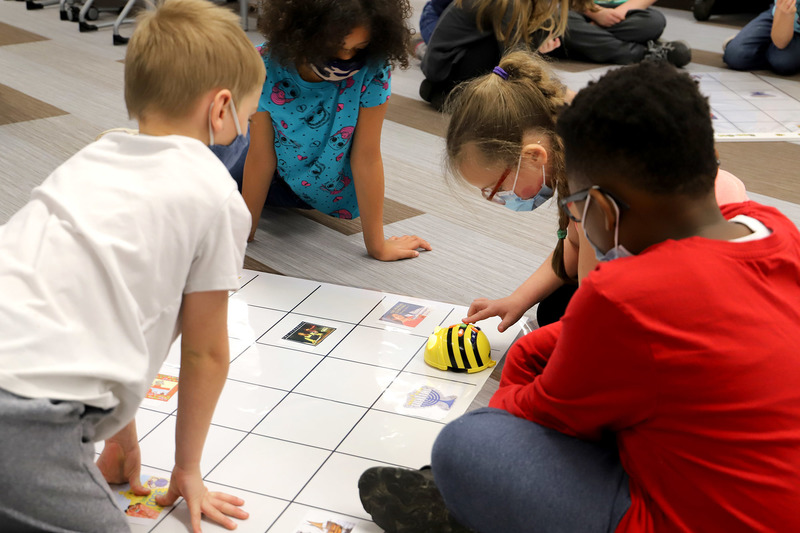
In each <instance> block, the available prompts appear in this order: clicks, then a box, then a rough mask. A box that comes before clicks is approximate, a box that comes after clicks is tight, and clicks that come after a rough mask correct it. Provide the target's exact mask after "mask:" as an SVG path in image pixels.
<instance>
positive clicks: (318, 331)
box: [283, 322, 336, 346]
mask: <svg viewBox="0 0 800 533" xmlns="http://www.w3.org/2000/svg"><path fill="white" fill-rule="evenodd" d="M334 331H336V328H332V327H330V326H323V325H320V324H312V323H311V322H300V324H298V325H297V326H296V327H295V328H294V329H293V330H292V331H290V332H289V333H287V334H286V335H284V336H283V338H284V339H285V340H289V341H294V342H299V343H300V344H307V345H310V346H316V345H318V344H319V343H321V342H322V341H323V340H324V339H325V337H327V336H328V335H330V334H331V333H333V332H334Z"/></svg>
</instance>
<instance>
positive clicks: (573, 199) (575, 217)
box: [558, 185, 630, 222]
mask: <svg viewBox="0 0 800 533" xmlns="http://www.w3.org/2000/svg"><path fill="white" fill-rule="evenodd" d="M592 189H594V190H597V191H600V192H601V193H603V194H605V195H606V196H608V197H609V198H610V199H611V201H612V202H614V203H615V204H617V207H619V209H620V211H622V210H623V209H630V206H629V205H628V204H626V203H625V202H623V201H622V200H620V199H619V198H617V197H616V196H614V195H613V194H611V193H610V192H608V191H607V190H605V189H603V188H602V187H600V186H599V185H592V186H591V187H588V188H586V189H583V190H582V191H578V192H576V193H575V194H570V195H569V196H567V197H566V198H563V199H561V200H559V201H558V205H559V206H560V207H561V209H563V210H564V213H566V214H567V216H568V217H569V219H570V220H572V221H573V222H581V218H580V217H581V216H583V210H582V209H580V208H578V206H577V205H575V204H577V203H578V202H583V201H585V200H586V198H587V197H588V196H589V191H591V190H592Z"/></svg>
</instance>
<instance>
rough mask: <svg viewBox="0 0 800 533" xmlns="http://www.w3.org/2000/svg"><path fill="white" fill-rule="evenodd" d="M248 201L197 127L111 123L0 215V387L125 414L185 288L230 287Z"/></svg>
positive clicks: (164, 346) (116, 419) (159, 351)
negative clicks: (159, 133) (187, 132)
mask: <svg viewBox="0 0 800 533" xmlns="http://www.w3.org/2000/svg"><path fill="white" fill-rule="evenodd" d="M249 230H250V213H249V211H248V210H247V206H246V205H245V203H244V200H243V199H242V196H241V195H240V194H239V192H238V190H237V188H236V183H235V182H234V181H233V179H231V177H230V174H229V173H228V171H227V170H226V169H225V166H224V165H223V164H222V163H221V162H220V161H219V160H218V159H217V157H216V156H215V155H214V154H213V153H212V152H211V151H210V150H209V149H208V147H206V146H205V145H204V144H203V143H201V142H200V141H198V140H195V139H191V138H188V137H182V136H177V135H170V136H166V137H153V136H148V135H138V136H137V135H129V134H125V133H110V134H108V135H106V136H105V137H103V138H102V139H101V140H99V141H97V142H95V143H92V144H90V145H89V146H87V147H86V148H84V149H83V150H81V151H80V152H78V153H77V154H76V155H75V156H73V157H72V158H70V159H69V160H68V161H66V162H65V163H64V164H63V165H61V166H60V167H58V168H57V169H56V170H55V171H54V172H53V173H52V174H51V175H50V176H49V177H48V178H47V179H46V180H45V181H44V183H43V184H42V185H41V186H40V187H37V188H36V189H34V191H33V192H32V194H31V200H30V202H29V203H28V204H27V205H25V206H24V207H23V208H22V209H21V210H20V211H19V212H17V213H16V214H15V215H14V216H13V217H12V218H11V219H10V220H9V221H8V223H7V224H6V225H4V226H0V388H2V389H5V390H7V391H9V392H11V393H14V394H17V395H19V396H24V397H29V398H51V399H55V400H74V401H80V402H83V403H85V404H87V405H91V406H95V407H100V408H103V409H110V408H115V409H114V412H113V413H112V414H111V415H110V416H107V417H105V420H104V421H103V422H101V424H100V427H98V434H97V438H98V439H103V438H107V437H109V436H111V435H113V434H114V433H115V432H116V431H118V430H119V429H121V428H122V427H123V426H124V425H125V424H126V423H127V422H128V421H130V420H131V419H132V418H133V416H134V414H135V412H136V409H137V407H138V406H139V404H140V402H141V400H142V399H143V398H144V396H145V393H146V391H147V388H148V387H149V385H150V383H151V382H152V380H153V378H154V377H155V375H156V373H157V372H158V370H159V368H160V367H161V365H162V363H163V361H164V359H165V357H166V355H167V352H168V350H169V346H170V344H171V343H172V341H173V340H174V339H175V337H176V336H177V334H178V333H179V330H180V323H179V311H180V306H181V301H182V297H183V294H186V293H191V292H201V291H214V290H230V289H235V288H237V287H238V276H239V274H240V272H241V268H242V263H243V258H244V249H245V246H246V242H247V235H248V233H249Z"/></svg>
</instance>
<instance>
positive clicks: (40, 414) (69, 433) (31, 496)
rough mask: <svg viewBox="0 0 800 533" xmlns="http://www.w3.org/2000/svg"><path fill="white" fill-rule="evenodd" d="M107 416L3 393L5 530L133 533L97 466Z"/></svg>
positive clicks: (0, 466) (0, 483) (0, 521)
mask: <svg viewBox="0 0 800 533" xmlns="http://www.w3.org/2000/svg"><path fill="white" fill-rule="evenodd" d="M106 414H107V411H103V410H101V409H97V408H94V407H89V406H86V405H84V404H82V403H80V402H60V401H55V400H48V399H31V398H22V397H19V396H16V395H14V394H11V393H9V392H7V391H5V390H3V389H0V487H3V496H2V498H0V531H13V532H27V531H49V532H73V531H80V532H92V531H97V532H111V533H116V532H123V531H124V532H128V531H130V528H129V527H128V523H127V521H126V519H125V516H124V515H123V514H122V512H121V511H120V510H119V509H118V508H117V506H116V505H115V504H114V497H113V495H112V493H111V490H110V489H109V487H108V484H107V483H106V482H105V480H104V479H103V476H102V474H101V473H100V471H99V470H98V468H97V466H95V464H94V444H93V436H94V428H95V427H96V424H97V423H98V421H99V420H100V419H101V418H102V417H103V416H105V415H106Z"/></svg>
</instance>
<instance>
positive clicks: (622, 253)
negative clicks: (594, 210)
mask: <svg viewBox="0 0 800 533" xmlns="http://www.w3.org/2000/svg"><path fill="white" fill-rule="evenodd" d="M591 201H592V196H591V195H588V196H587V197H586V204H585V205H584V206H583V216H582V217H581V220H583V223H582V224H581V226H582V227H583V234H584V235H585V236H586V240H587V241H589V244H591V245H592V249H594V256H595V257H596V258H597V260H598V261H600V262H603V261H612V260H614V259H619V258H621V257H631V256H632V255H633V254H632V253H630V252H629V251H628V250H627V249H626V248H625V247H624V246H622V245H621V244H620V243H619V206H618V205H617V202H615V201H614V199H613V198H609V201H610V202H611V205H613V206H614V211H616V212H617V216H616V221H615V222H614V246H613V247H612V248H611V249H610V250H608V251H607V252H603V251H602V250H601V249H600V248H598V247H597V246H596V245H595V243H593V242H592V239H590V238H589V234H588V233H586V213H587V211H588V209H589V203H590V202H591Z"/></svg>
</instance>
